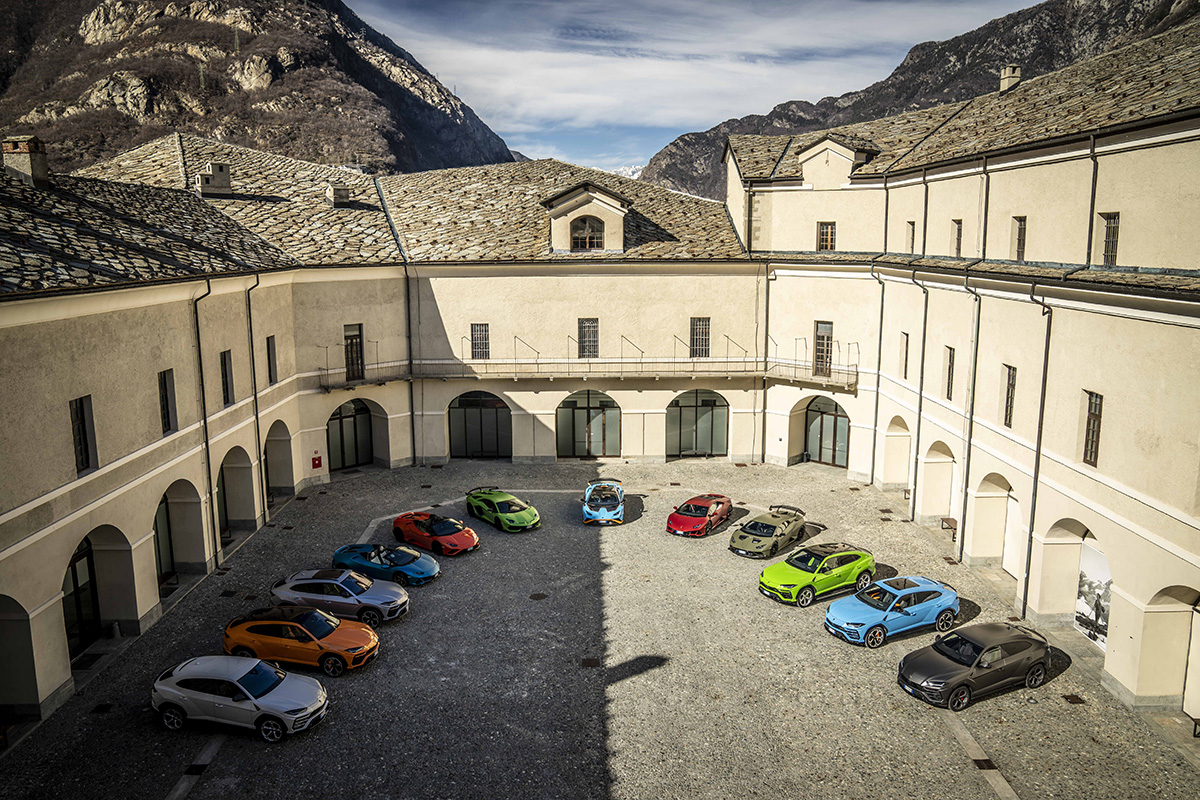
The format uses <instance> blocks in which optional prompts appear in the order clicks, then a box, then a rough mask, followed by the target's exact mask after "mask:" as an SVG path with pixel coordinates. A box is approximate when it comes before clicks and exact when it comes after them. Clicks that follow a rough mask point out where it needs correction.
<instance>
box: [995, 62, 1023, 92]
mask: <svg viewBox="0 0 1200 800" xmlns="http://www.w3.org/2000/svg"><path fill="white" fill-rule="evenodd" d="M1020 82H1021V68H1020V67H1019V66H1017V65H1016V64H1009V65H1007V66H1005V67H1003V68H1002V69H1001V70H1000V91H1002V92H1007V91H1008V90H1009V89H1011V88H1013V87H1014V86H1016V85H1017V84H1018V83H1020Z"/></svg>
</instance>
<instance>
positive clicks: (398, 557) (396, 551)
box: [385, 547, 421, 567]
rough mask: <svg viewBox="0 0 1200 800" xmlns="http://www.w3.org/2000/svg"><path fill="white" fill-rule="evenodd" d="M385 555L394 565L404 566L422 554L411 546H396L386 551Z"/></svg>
mask: <svg viewBox="0 0 1200 800" xmlns="http://www.w3.org/2000/svg"><path fill="white" fill-rule="evenodd" d="M385 557H386V558H387V560H388V562H389V563H390V564H392V565H393V566H397V567H403V566H404V565H405V564H411V563H412V562H414V561H416V560H417V559H418V558H420V557H421V554H420V553H418V552H417V551H416V550H413V549H412V548H411V547H396V548H393V549H391V550H387V551H385Z"/></svg>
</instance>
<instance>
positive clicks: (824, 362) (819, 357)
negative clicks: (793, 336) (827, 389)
mask: <svg viewBox="0 0 1200 800" xmlns="http://www.w3.org/2000/svg"><path fill="white" fill-rule="evenodd" d="M814 339H815V341H816V347H814V348H813V353H814V356H813V375H816V376H818V377H822V378H828V377H829V376H830V375H831V374H833V323H832V322H818V323H817V331H816V336H815V337H814Z"/></svg>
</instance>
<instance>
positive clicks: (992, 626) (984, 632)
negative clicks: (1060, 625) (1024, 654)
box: [955, 622, 1045, 647]
mask: <svg viewBox="0 0 1200 800" xmlns="http://www.w3.org/2000/svg"><path fill="white" fill-rule="evenodd" d="M955 633H957V634H958V635H959V636H962V637H963V638H964V639H969V640H970V641H972V642H974V643H975V644H977V645H980V646H981V647H992V646H994V645H998V644H1004V643H1005V642H1011V641H1013V640H1014V639H1035V640H1037V641H1045V640H1044V638H1043V637H1042V635H1041V634H1039V633H1037V631H1033V630H1030V629H1029V628H1026V627H1024V626H1021V625H1014V624H1012V623H1011V622H981V623H979V624H978V625H968V626H966V627H965V628H959V629H958V630H957V631H955Z"/></svg>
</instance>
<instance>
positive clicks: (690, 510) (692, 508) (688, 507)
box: [676, 503, 708, 517]
mask: <svg viewBox="0 0 1200 800" xmlns="http://www.w3.org/2000/svg"><path fill="white" fill-rule="evenodd" d="M676 510H677V511H678V513H679V514H680V515H681V516H684V517H707V516H708V506H698V505H696V504H695V503H684V504H683V505H681V506H680V507H679V508H678V509H676Z"/></svg>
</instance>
